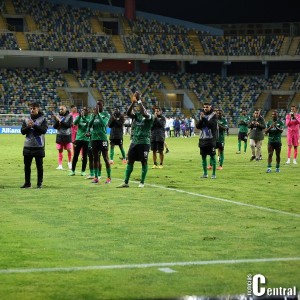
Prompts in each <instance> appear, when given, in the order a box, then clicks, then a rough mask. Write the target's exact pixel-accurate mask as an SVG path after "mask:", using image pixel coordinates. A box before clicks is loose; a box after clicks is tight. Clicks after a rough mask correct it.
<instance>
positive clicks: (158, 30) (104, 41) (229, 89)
mask: <svg viewBox="0 0 300 300" xmlns="http://www.w3.org/2000/svg"><path fill="white" fill-rule="evenodd" d="M10 4H11V6H10V7H9V8H8V6H7V5H4V1H0V8H1V18H0V27H1V30H0V51H1V50H8V51H10V50H12V51H13V50H19V49H20V48H21V49H22V50H26V47H25V46H23V45H22V46H21V40H22V39H25V42H26V43H27V44H28V50H29V51H34V52H33V53H34V54H33V55H36V56H37V57H39V58H40V61H42V63H41V64H40V65H39V66H37V67H27V66H25V67H24V68H18V69H13V68H10V67H7V66H6V67H3V68H1V69H0V71H1V72H0V74H1V79H2V81H1V83H0V84H1V99H0V100H1V102H0V104H1V105H2V106H1V113H2V114H9V113H11V114H18V113H23V112H24V107H25V106H26V105H27V104H28V103H29V102H30V101H32V100H36V99H40V101H41V102H42V107H43V108H44V109H45V110H47V111H49V113H48V114H49V118H51V114H52V111H53V110H55V108H56V107H57V105H59V103H60V102H61V99H60V96H59V95H63V94H64V95H68V93H69V91H67V90H66V88H68V89H70V88H72V86H70V85H68V81H67V80H66V78H65V76H64V74H63V73H65V72H69V73H72V74H73V75H74V76H75V77H76V79H77V80H78V82H79V83H80V88H82V89H89V88H91V89H92V90H93V92H91V94H93V93H94V92H95V91H97V95H100V97H102V98H103V99H104V100H105V101H106V107H107V108H108V109H111V108H112V107H114V106H119V107H123V108H124V107H125V106H126V105H128V101H129V100H128V99H129V98H130V95H131V93H132V89H133V88H137V89H139V90H140V91H141V92H142V93H143V95H144V97H145V99H146V102H147V104H148V106H149V107H150V108H151V107H153V106H156V105H161V106H162V107H163V109H164V112H165V113H166V114H167V115H170V116H180V117H183V115H186V114H188V115H190V114H197V109H198V107H199V106H200V105H201V103H203V101H204V100H206V101H211V102H212V103H213V104H214V106H216V107H222V108H223V109H224V111H225V114H226V116H227V118H228V120H229V125H230V126H231V127H234V126H236V118H237V116H238V115H239V111H240V108H241V107H244V108H247V109H248V110H249V111H250V110H251V109H253V107H254V106H256V107H262V108H263V109H265V110H266V112H267V111H268V110H269V109H270V108H271V104H270V103H271V100H270V99H271V97H272V91H276V92H278V91H279V92H283V91H284V92H285V93H289V94H288V95H287V96H288V98H287V99H288V100H287V101H286V102H283V103H284V104H283V105H285V106H286V107H288V106H289V105H290V104H291V103H294V102H296V104H298V102H297V100H295V99H297V98H296V94H297V91H298V90H299V86H300V79H299V78H300V75H299V74H300V73H299V72H297V71H294V72H293V71H292V70H289V72H290V73H287V72H282V71H281V72H274V71H273V72H272V74H271V75H269V73H268V68H269V65H268V64H269V63H268V62H267V61H265V60H266V59H268V58H269V59H270V62H272V59H271V58H274V57H275V58H276V60H278V61H280V60H281V58H282V55H286V54H290V53H292V54H293V55H299V53H300V44H299V41H300V39H299V37H297V36H293V37H291V38H288V37H287V36H286V35H284V34H282V33H280V32H278V30H277V29H276V30H274V31H273V32H270V31H268V32H267V31H266V32H265V33H262V31H263V30H261V27H260V33H259V32H254V33H253V34H251V35H249V34H242V35H241V34H236V35H232V34H230V32H228V33H227V34H226V35H224V34H220V31H219V35H216V34H214V35H212V32H213V29H212V28H211V31H210V28H206V29H207V30H202V29H199V28H198V27H197V26H193V25H195V24H183V23H182V22H178V24H176V22H174V21H173V22H172V21H171V20H170V19H168V18H166V19H165V20H164V19H163V18H161V17H158V16H153V17H152V18H151V16H150V15H149V14H145V15H143V16H142V15H141V14H138V16H137V18H136V19H134V20H127V19H126V18H125V16H124V14H123V13H122V11H120V10H111V11H110V9H113V8H111V7H107V8H106V9H107V11H104V10H103V11H101V10H100V9H95V8H91V7H78V6H76V5H75V6H71V5H65V4H61V3H60V4H57V3H52V2H48V1H38V0H30V1H29V0H23V1H22V0H12V1H10ZM8 9H9V10H11V11H14V13H15V14H16V15H17V16H20V18H21V17H22V18H23V19H24V32H21V33H20V34H19V35H17V32H15V31H14V29H13V28H12V27H11V26H9V25H8V24H7V23H6V16H7V14H8ZM62 20H63V22H62ZM110 22H114V24H117V27H118V28H117V32H115V33H114V34H113V30H112V29H109V28H106V26H107V25H105V23H110ZM196 27H197V28H196ZM237 33H238V30H237ZM21 37H22V39H21ZM45 51H46V52H45ZM44 52H45V53H47V55H46V56H49V59H48V61H47V60H46V59H45V58H43V57H42V56H43V55H44V54H43V53H44ZM49 53H50V55H49ZM69 53H72V55H73V56H74V57H75V58H74V59H73V61H74V60H77V61H76V64H75V65H76V66H77V67H75V68H74V67H73V66H71V65H69V62H68V61H69V60H70V58H69V56H68V55H69ZM90 53H95V54H97V55H98V54H99V53H105V54H107V57H109V58H110V59H111V60H114V59H115V60H116V62H115V63H114V64H113V63H111V65H110V67H111V66H113V69H112V70H111V69H110V68H109V67H107V68H106V69H103V71H102V66H101V61H102V58H100V60H99V62H94V61H93V57H92V58H90V59H89V61H88V59H85V56H86V55H87V54H90ZM57 54H58V55H59V56H61V59H64V60H65V61H67V62H66V63H65V65H66V66H67V67H66V68H65V69H60V68H59V66H58V64H59V63H56V64H55V62H53V57H52V56H51V55H53V56H55V55H57ZM0 55H1V53H0ZM14 55H15V54H14ZM155 56H159V59H160V61H159V63H160V64H161V65H163V62H169V61H173V63H174V64H173V65H175V64H176V66H175V67H173V68H174V69H172V71H170V68H166V69H164V68H161V69H159V68H158V70H157V69H156V68H154V67H153V66H152V64H151V63H150V61H151V60H152V59H153V57H155ZM12 57H13V56H12ZM173 57H176V58H173ZM290 57H291V58H293V59H295V57H294V56H290ZM290 57H289V58H290ZM211 58H213V60H214V61H218V62H220V63H221V66H220V67H219V72H216V71H215V70H210V71H207V70H205V71H204V70H203V71H201V72H199V69H201V67H199V68H198V70H196V71H193V72H190V71H187V70H186V69H189V64H188V63H190V64H197V62H198V60H199V59H200V60H201V61H204V62H206V61H209V62H210V61H211ZM229 59H231V60H233V61H234V60H235V59H237V62H239V61H243V60H245V61H247V60H248V59H250V60H254V61H258V62H260V63H262V62H264V63H265V65H266V66H265V67H264V68H265V69H263V68H261V70H260V71H258V72H256V74H254V75H253V74H250V73H249V74H243V75H242V74H237V75H234V74H230V75H227V74H226V70H227V67H226V66H225V63H226V62H228V60H229ZM25 60H26V58H25ZM79 60H80V61H81V62H80V63H78V61H79ZM83 60H87V61H86V62H85V66H84V67H83V66H82V61H83ZM124 60H131V62H134V67H133V68H130V69H128V70H126V71H124V70H121V68H118V64H120V65H121V61H124ZM1 62H2V61H0V63H1ZM51 62H52V63H53V66H52V67H51V68H48V66H49V65H50V66H51ZM147 64H149V65H147ZM156 64H158V61H157V62H156ZM229 64H230V63H229ZM24 65H26V63H24ZM132 65H133V64H132ZM46 66H47V67H46ZM190 68H191V67H190ZM263 70H265V72H263ZM259 72H260V74H257V73H259ZM16 78H18V80H17V81H16ZM37 78H39V80H37ZM58 88H59V91H58V90H57V89H58ZM177 90H180V91H181V92H180V93H182V91H183V92H184V93H185V95H186V97H187V98H188V99H189V102H191V103H192V107H193V108H191V107H190V106H188V107H186V106H185V104H184V102H183V101H177V102H176V101H175V102H174V101H169V100H168V95H167V94H168V93H170V92H173V93H174V92H175V93H176V91H177ZM97 97H98V96H97ZM64 98H65V97H64ZM71 100H72V98H71ZM293 101H294V102H293ZM179 102H180V104H179V105H177V103H179ZM276 103H277V102H276ZM276 105H277V104H276ZM278 109H281V110H282V111H285V108H282V107H278ZM1 122H2V123H3V120H1Z"/></svg>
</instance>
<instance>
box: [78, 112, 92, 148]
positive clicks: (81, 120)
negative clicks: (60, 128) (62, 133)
mask: <svg viewBox="0 0 300 300" xmlns="http://www.w3.org/2000/svg"><path fill="white" fill-rule="evenodd" d="M89 121H90V115H87V116H83V117H82V116H81V115H79V116H78V117H77V118H76V119H75V121H74V125H78V131H77V133H76V139H75V140H77V141H87V142H88V141H90V138H89V137H88V136H86V135H85V134H86V132H87V129H88V125H89Z"/></svg>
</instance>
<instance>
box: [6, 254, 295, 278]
mask: <svg viewBox="0 0 300 300" xmlns="http://www.w3.org/2000/svg"><path fill="white" fill-rule="evenodd" d="M282 261H283V262H284V261H300V257H282V258H258V259H234V260H206V261H205V260H204V261H187V262H169V263H149V264H130V265H111V266H85V267H60V268H59V267H56V268H31V269H2V270H1V269H0V275H1V274H17V273H23V274H24V273H25V274H30V273H50V272H76V271H93V270H112V269H145V268H166V267H176V266H179V267H186V266H206V265H220V264H227V265H233V264H245V263H268V262H282Z"/></svg>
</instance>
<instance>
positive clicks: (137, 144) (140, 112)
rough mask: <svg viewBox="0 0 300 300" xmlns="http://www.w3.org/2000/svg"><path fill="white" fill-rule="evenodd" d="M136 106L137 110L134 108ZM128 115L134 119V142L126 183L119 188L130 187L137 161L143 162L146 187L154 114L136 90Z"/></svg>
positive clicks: (143, 177) (142, 180) (126, 173)
mask: <svg viewBox="0 0 300 300" xmlns="http://www.w3.org/2000/svg"><path fill="white" fill-rule="evenodd" d="M136 104H137V107H136V110H135V112H134V111H133V109H134V108H135V106H136ZM126 114H127V116H128V117H130V118H132V119H133V121H134V124H135V125H134V127H133V132H132V142H131V144H130V147H129V150H128V161H127V166H126V171H125V180H124V183H122V184H121V185H119V186H118V187H119V188H128V187H129V184H128V183H129V178H130V175H131V173H132V171H133V165H134V163H135V162H136V161H140V162H141V164H142V174H141V181H140V184H139V187H140V188H143V187H144V183H145V178H146V175H147V172H148V155H149V150H150V134H151V128H152V125H153V115H152V114H150V113H149V112H148V111H147V110H146V108H145V107H144V105H143V103H142V100H141V99H140V94H139V92H135V93H134V95H133V97H132V103H131V105H130V106H129V108H128V110H127V113H126Z"/></svg>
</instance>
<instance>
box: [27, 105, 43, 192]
mask: <svg viewBox="0 0 300 300" xmlns="http://www.w3.org/2000/svg"><path fill="white" fill-rule="evenodd" d="M39 107H40V106H39V104H38V103H33V104H31V105H30V117H29V118H25V119H24V120H23V124H22V128H21V133H22V134H23V135H26V137H25V142H24V148H23V156H24V172H25V183H24V184H23V185H22V186H21V188H25V189H26V188H31V178H30V177H31V163H32V159H33V158H35V163H36V168H37V188H38V189H40V188H41V187H42V183H43V158H44V157H45V134H46V132H47V129H48V124H47V119H46V118H45V117H44V114H43V113H42V112H41V111H40V109H39Z"/></svg>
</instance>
